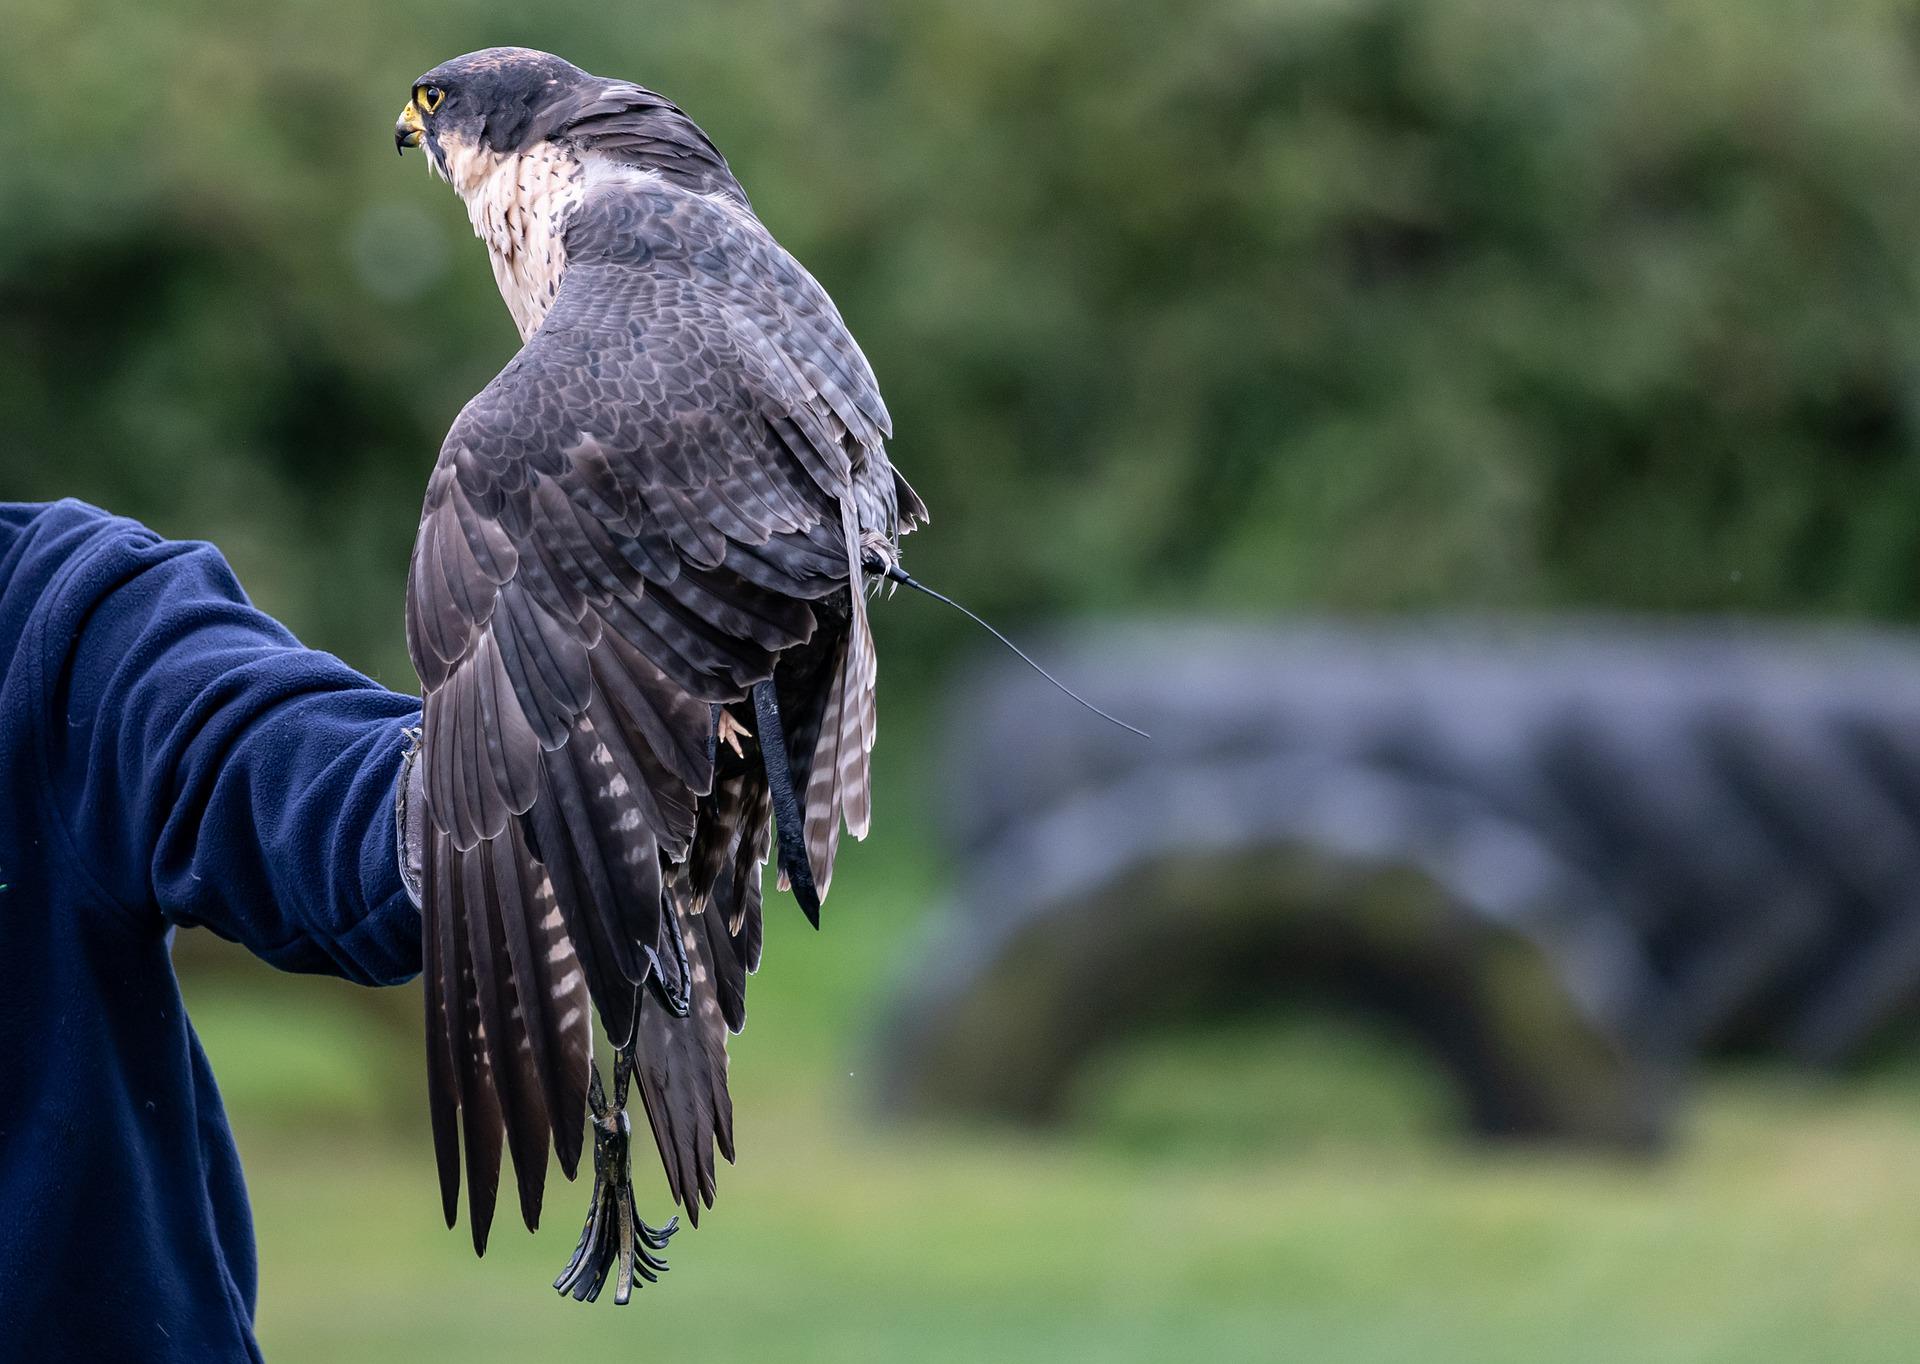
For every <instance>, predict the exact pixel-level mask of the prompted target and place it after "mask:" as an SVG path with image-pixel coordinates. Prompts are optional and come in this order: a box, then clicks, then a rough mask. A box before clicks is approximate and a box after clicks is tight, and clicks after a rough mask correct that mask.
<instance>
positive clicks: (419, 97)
mask: <svg viewBox="0 0 1920 1364" xmlns="http://www.w3.org/2000/svg"><path fill="white" fill-rule="evenodd" d="M446 97H447V92H446V91H445V90H442V89H441V88H440V87H439V86H437V85H423V86H421V87H420V88H419V89H418V90H416V91H414V92H413V102H414V103H415V104H418V105H419V106H420V108H421V111H422V112H424V113H429V114H430V113H432V112H433V111H434V110H435V109H438V108H439V107H440V101H441V100H443V99H445V98H446Z"/></svg>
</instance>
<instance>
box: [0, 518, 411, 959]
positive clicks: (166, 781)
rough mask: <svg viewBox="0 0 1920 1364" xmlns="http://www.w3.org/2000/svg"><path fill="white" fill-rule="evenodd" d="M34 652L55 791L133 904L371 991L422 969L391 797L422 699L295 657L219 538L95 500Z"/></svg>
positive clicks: (88, 856) (66, 536)
mask: <svg viewBox="0 0 1920 1364" xmlns="http://www.w3.org/2000/svg"><path fill="white" fill-rule="evenodd" d="M67 508H71V514H70V515H68V516H64V517H62V518H59V521H60V522H61V523H62V524H60V525H57V526H47V527H44V528H43V530H44V531H45V532H46V533H49V534H50V535H53V536H55V538H58V539H59V540H62V541H65V543H60V544H44V545H42V546H41V550H42V552H45V553H50V554H56V555H59V556H61V557H62V558H63V560H64V566H63V569H62V571H61V573H60V574H59V576H58V578H57V579H56V580H55V581H54V582H53V583H51V584H50V585H49V589H48V591H47V592H46V593H45V594H44V595H43V597H42V599H41V601H40V602H39V603H38V605H37V607H36V610H35V615H36V617H37V620H36V625H37V626H38V628H37V629H35V630H33V631H30V632H29V634H30V636H31V639H30V641H28V642H27V644H28V647H30V648H32V649H34V650H35V652H36V654H37V662H38V666H39V669H40V672H41V678H40V695H41V698H42V701H43V704H44V705H45V707H46V715H45V722H44V727H43V732H44V734H45V735H46V742H45V754H46V762H47V768H48V772H47V776H48V782H47V786H46V789H47V792H48V796H49V799H50V800H51V801H52V802H53V803H54V806H55V809H54V813H55V814H56V816H57V818H58V822H59V824H60V825H61V826H63V829H64V834H65V836H66V837H67V838H68V839H69V840H70V841H71V842H72V844H73V853H74V855H75V858H76V860H77V861H79V862H80V863H81V864H82V865H84V866H85V867H87V868H88V870H89V873H90V874H91V875H92V877H93V878H94V879H95V880H96V881H97V882H98V883H99V886H100V888H101V889H102V890H103V891H104V892H105V894H106V896H107V897H108V898H110V899H111V900H112V901H114V902H117V903H118V905H119V906H120V907H121V909H122V910H123V911H124V912H127V913H131V914H134V915H156V914H157V915H160V916H163V917H164V918H165V919H166V920H168V921H170V922H172V923H176V924H203V925H205V926H206V927H208V928H210V929H212V930H213V931H214V932H215V933H218V934H220V935H221V936H222V937H225V938H231V939H233V940H234V941H236V942H239V943H242V944H244V945H245V946H246V947H248V948H250V949H251V950H252V951H254V952H255V953H257V954H258V955H259V956H261V957H263V958H265V959H266V960H267V961H269V962H271V963H272V964H274V965H275V966H278V967H281V968H283V969H286V970H290V971H319V972H326V973H330V974H333V975H339V976H345V977H347V978H348V979H351V980H357V981H362V982H366V983H369V984H389V983H396V982H398V981H401V980H404V979H406V978H407V977H408V976H411V975H412V974H414V973H415V972H416V971H418V970H419V966H420V920H419V916H418V914H417V913H416V911H415V910H414V908H413V905H412V902H411V901H410V900H409V899H408V898H407V896H406V893H405V891H404V889H403V888H402V886H401V883H400V879H399V874H398V871H397V864H396V860H395V852H394V844H395V836H394V823H393V790H394V779H395V776H396V775H397V773H398V771H399V765H400V759H401V753H402V747H403V742H404V740H403V735H402V731H403V730H404V729H405V728H406V727H407V726H408V725H410V724H413V723H415V721H416V718H417V715H418V710H419V702H418V701H417V700H415V699H414V698H412V697H408V696H402V695H398V694H396V693H394V692H390V691H388V690H386V689H385V688H384V687H381V686H379V685H378V684H376V683H374V682H373V681H371V680H369V679H368V678H366V677H363V676H361V675H360V674H359V673H357V672H355V671H353V670H352V669H351V668H349V667H347V666H346V665H345V664H344V663H341V662H340V661H339V660H338V659H336V658H333V657H332V656H331V655H328V654H324V653H320V652H317V651H315V650H311V649H306V648H303V647H302V646H301V645H300V643H299V641H297V640H296V639H294V637H293V636H292V635H291V634H289V633H288V632H287V631H286V630H285V629H284V628H282V627H281V626H280V625H279V624H278V623H276V622H275V621H274V620H272V619H271V618H270V617H268V616H266V615H264V614H262V613H261V612H260V611H258V610H256V609H255V608H254V607H253V606H252V604H251V603H249V602H248V601H247V598H246V595H245V593H243V592H242V591H241V590H240V585H239V583H238V582H237V581H235V579H234V576H233V573H232V571H231V570H230V569H229V568H228V566H227V563H226V561H225V560H224V559H223V558H222V557H221V556H220V554H219V552H218V551H217V550H215V549H214V548H213V547H212V546H211V545H205V544H198V543H180V542H171V541H166V540H162V539H160V538H159V537H158V536H156V535H154V534H153V533H152V532H150V531H147V530H145V529H144V528H142V527H140V526H138V525H136V524H134V523H132V522H129V521H125V520H122V519H119V518H116V517H109V516H107V515H105V514H104V513H100V512H97V511H95V510H94V509H92V508H88V507H81V506H79V505H78V504H66V508H63V510H66V509H67Z"/></svg>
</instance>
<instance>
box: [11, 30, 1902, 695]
mask: <svg viewBox="0 0 1920 1364" xmlns="http://www.w3.org/2000/svg"><path fill="white" fill-rule="evenodd" d="M1914 19H1915V12H1914V8H1913V6H1912V5H1911V4H1894V3H1889V2H1888V0H1833V2H1832V3H1827V4H1820V5H1812V4H1806V3H1789V2H1788V0H1755V3H1750V4H1743V5H1727V4H1724V3H1720V2H1719V0H1638V3H1619V4H1613V5H1607V6H1591V5H1582V4H1575V3H1570V2H1568V0H1475V2H1474V3H1458V2H1456V0H1221V2H1220V3H1216V4H1212V5H1206V6H1192V5H1184V4H1172V3H1161V4H1151V3H1145V2H1144V0H1118V3H1095V0H1060V2H1059V3H1053V4H1046V5H1032V4H1027V3H1017V2H1016V0H968V2H967V3H957V2H956V0H934V2H933V3H928V4H916V5H899V6H892V7H882V6H879V5H876V4H867V3H853V2H852V0H801V2H800V3H775V0H730V2H723V3H714V4H707V5H701V6H666V5H632V6H615V7H610V6H606V5H603V4H598V3H591V4H590V3H584V0H567V2H565V3H557V4H549V5H543V6H540V7H538V8H537V9H532V8H528V7H523V6H508V5H504V4H501V3H498V0H435V3H431V4H422V5H411V6H390V5H375V4H371V3H369V2H368V0H345V3H333V2H331V0H330V2H329V3H325V4H322V3H318V0H308V2H307V3H293V4H280V5H271V6H262V5H255V4H252V3H242V0H186V2H185V3H174V4H168V5H164V6H160V5H150V4H146V3H144V2H143V0H100V2H99V3H93V4H88V5H69V4H65V3H52V2H50V0H13V3H12V4H11V5H10V6H9V17H8V24H7V27H8V30H9V42H8V43H7V44H6V46H5V52H4V55H0V134H3V135H4V136H3V138H0V142H3V143H4V145H5V146H6V147H7V148H8V155H7V156H6V157H5V158H4V160H0V355H4V364H0V496H5V497H25V498H40V497H52V496H56V495H61V494H65V493H77V494H79V495H82V496H85V497H88V498H91V499H93V500H95V501H98V502H101V503H104V504H106V505H108V506H110V507H112V508H114V509H117V510H122V511H125V512H128V513H130V514H133V515H136V516H141V517H145V518H147V519H149V520H151V521H153V522H154V523H156V524H157V525H158V526H159V527H161V528H162V529H163V530H165V531H167V532H169V533H172V534H178V535H200V536H206V537H208V538H212V539H215V540H217V541H218V542H219V543H220V544H221V545H222V546H223V547H224V548H225V549H227V551H228V552H229V553H230V554H231V556H232V557H233V558H234V559H235V560H236V562H237V563H238V565H239V567H240V570H241V574H242V578H243V580H244V581H245V582H246V583H247V584H248V585H249V587H250V588H251V589H252V590H253V591H254V592H255V594H256V596H257V597H258V598H260V599H261V600H262V602H263V603H264V604H265V605H267V606H268V607H269V608H270V609H272V610H275V611H277V612H279V613H281V614H283V615H284V616H285V617H287V618H288V619H289V621H290V622H291V623H292V624H294V625H295V626H296V628H298V629H299V630H300V631H301V632H302V633H303V634H304V635H305V636H306V637H307V638H309V639H310V640H311V641H312V642H315V643H318V644H322V645H326V646H329V647H332V648H334V649H336V650H338V651H340V652H342V653H344V654H346V655H347V656H348V657H349V658H351V659H353V660H354V661H355V662H357V663H359V664H361V665H362V666H364V667H367V668H370V669H372V670H374V671H375V672H376V674H377V675H379V676H381V677H382V678H383V679H385V680H387V681H389V682H392V683H394V684H395V685H400V686H406V685H409V684H410V682H411V677H410V674H409V673H408V671H407V669H406V666H405V661H404V654H403V652H402V649H401V644H400V626H399V621H400V611H399V599H400V590H401V582H402V571H403V566H404V562H405V558H406V554H407V550H408V546H409V543H410V537H411V534H412V528H413V524H414V520H415V516H416V511H417V507H418V498H419V493H420V489H421V486H422V484H423V481H424V473H425V470H426V468H427V466H428V464H429V462H430V461H431V459H432V458H433V455H434V453H435V451H436V450H437V448H438V443H439V440H440V437H441V435H442V434H443V433H444V431H445V429H446V427H447V425H448V424H449V422H450V420H451V418H452V416H453V414H454V413H455V412H456V411H457V410H458V408H459V405H460V404H461V403H462V402H463V401H464V400H465V398H466V397H467V396H469V395H470V394H471V393H473V392H474V391H475V390H476V389H477V388H479V387H480V386H481V384H483V383H484V382H485V381H486V379H487V378H488V377H489V376H490V375H491V374H492V372H493V371H494V370H495V369H496V368H497V367H498V366H499V365H500V364H501V363H503V362H504V361H505V359H506V358H507V357H508V356H509V355H510V354H511V353H512V351H513V349H514V344H515V340H514V336H513V332H512V329H511V326H510V324H509V322H508V320H507V317H506V313H505V310H504V309H503V308H502V306H501V305H500V303H499V301H498V299H497V297H496V296H495V293H494V290H493V285H492V282H491V278H490V275H489V272H488V269H487V266H486V262H485V259H484V255H483V252H482V250H481V248H480V246H479V245H478V243H476V242H474V241H473V240H472V239H471V238H470V236H469V235H468V229H467V226H466V222H465V219H464V216H463V214H462V212H461V210H460V208H459V206H458V204H457V203H456V202H455V201H454V199H453V197H452V195H451V194H449V193H448V192H447V191H446V189H445V188H444V187H443V186H440V185H437V184H431V183H429V182H428V181H427V180H426V179H425V177H424V175H423V172H422V168H421V162H420V161H419V160H418V159H417V158H416V159H414V160H411V161H408V162H404V163H403V162H399V161H396V160H395V158H394V157H393V154H392V151H391V150H390V148H391V141H390V136H389V128H390V124H391V118H392V115H393V113H394V112H395V111H396V110H397V109H398V107H399V105H400V103H401V101H402V100H403V99H404V97H405V93H406V91H407V88H408V85H409V82H410V81H411V79H412V77H413V76H414V75H416V74H417V73H418V72H419V71H421V70H423V69H424V68H426V67H427V66H429V65H431V64H433V63H434V62H435V61H437V60H439V59H440V58H443V57H445V56H448V55H450V54H452V53H454V52H457V51H460V50H463V49H467V48H472V47H476V46H483V45H487V44H492V43H500V42H522V43H527V44H533V45H539V46H544V47H549V48H552V49H555V50H558V51H560V52H562V53H563V54H566V55H569V56H571V57H573V58H574V59H576V60H578V61H580V62H581V63H582V64H584V65H586V66H588V67H590V68H592V69H595V70H599V71H603V72H608V73H617V74H621V75H627V76H632V77H636V78H639V79H642V80H644V81H646V82H648V83H650V84H652V85H654V86H656V87H657V88H660V89H662V90H664V91H666V92H667V93H669V94H670V95H672V96H674V97H675V98H677V99H679V100H680V101H681V102H682V103H683V104H684V105H685V106H686V107H687V108H688V109H689V110H690V111H691V112H692V113H693V114H694V116H695V117H696V118H697V119H699V120H700V121H702V122H703V123H704V124H705V125H706V126H707V127H708V129H709V130H710V131H711V132H712V133H713V134H714V136H715V137H716V139H717V140H718V141H719V142H720V144H721V146H722V147H723V148H725V149H726V150H727V151H728V152H729V154H730V155H731V156H732V158H733V160H734V162H735V164H736V167H737V169H738V170H739V172H740V174H741V176H742V178H743V179H744V181H745V183H746V184H747V186H748V189H749V190H750V192H751V193H752V194H753V195H754V198H755V202H756V205H757V207H758V208H759V209H760V211H761V213H762V215H763V216H764V217H765V218H766V219H767V221H768V222H769V224H770V225H771V226H772V227H773V229H774V230H775V232H776V233H777V234H778V235H780V236H781V237H782V238H783V239H784V240H785V241H786V242H787V243H788V244H789V245H790V246H791V247H793V248H794V250H795V251H796V252H797V254H799V255H800V257H801V258H802V259H803V260H805V261H806V262H807V263H808V264H809V265H810V266H811V267H812V268H813V269H814V270H815V272H816V273H817V274H818V275H819V276H820V277H821V278H822V280H823V281H824V282H825V283H826V284H827V286H828V287H829V289H830V290H831V291H832V292H833V293H834V295H835V297H836V298H837V299H838V300H839V302H840V303H841V305H842V308H843V310H844V312H845V313H846V314H847V316H848V318H849V320H850V322H851V323H852V325H853V327H854V330H855V332H856V333H857V334H858V336H859V337H860V338H861V340H862V342H863V343H864V345H865V346H866V348H867V350H868V351H869V353H870V354H871V356H872V358H873V361H874V363H875V366H876V368H877V369H878V371H879V373H880V376H881V379H882V384H883V387H884V389H885V391H886V393H887V396H888V399H889V401H890V403H891V405H892V407H893V410H894V415H895V418H896V425H897V429H898V433H899V435H898V439H897V442H896V446H895V451H896V457H897V459H898V460H899V462H900V463H901V464H902V466H903V467H904V468H905V469H907V470H908V471H909V473H910V475H911V476H912V477H913V478H914V480H915V481H916V483H917V485H918V486H919V487H920V489H921V491H922V492H923V493H924V494H925V496H926V498H927V500H928V502H929V503H930V504H931V505H932V507H933V508H934V512H935V520H934V524H933V526H932V528H931V529H930V530H929V531H928V532H927V533H926V534H925V535H923V536H922V537H920V539H919V541H918V542H917V543H915V545H914V546H913V557H914V559H915V561H916V565H917V566H918V567H919V568H920V569H921V570H922V571H923V572H924V573H925V575H926V576H927V577H928V578H929V579H930V580H932V581H935V582H939V583H944V584H945V585H948V586H950V587H951V588H953V589H955V590H957V591H961V592H964V593H966V594H969V595H971V596H972V597H973V598H975V599H976V600H977V602H978V604H980V605H981V606H982V607H984V608H991V609H995V610H999V611H1001V612H1002V613H1003V614H1017V613H1019V612H1022V611H1029V612H1038V611H1047V612H1054V611H1061V610H1066V609H1097V610H1116V609H1120V608H1122V607H1127V608H1131V607H1135V606H1139V605H1142V604H1145V605H1146V606H1148V607H1151V608H1157V609H1164V610H1169V611H1174V610H1187V609H1190V608H1194V607H1217V608H1278V607H1299V606H1315V607H1331V608H1342V609H1373V608H1402V607H1424V606H1434V605H1453V606H1461V605H1464V606H1524V607H1534V606H1546V607H1552V606H1564V605H1571V604H1598V605H1607V606H1626V607H1650V608H1687V609H1694V608H1705V609H1728V608H1731V609H1747V608H1753V609H1767V610H1791V611H1805V612H1838V613H1849V614H1870V615H1876V616H1893V617H1903V616H1905V617H1910V616H1912V615H1913V614H1915V608H1916V604H1920V602H1917V599H1916V594H1915V590H1914V588H1915V578H1914V573H1913V568H1912V565H1913V564H1914V563H1915V562H1916V560H1917V559H1920V518H1916V517H1914V516H1913V515H1912V514H1911V508H1912V506H1913V505H1914V502H1915V498H1916V495H1917V494H1920V465H1917V464H1916V460H1915V457H1914V456H1915V448H1916V431H1915V427H1916V411H1915V405H1914V400H1913V397H1912V391H1913V382H1912V381H1913V376H1914V371H1915V364H1916V352H1917V350H1920V346H1917V344H1916V343H1917V339H1920V338H1917V336H1916V320H1917V319H1920V310H1917V309H1916V300H1915V265H1916V261H1917V260H1920V256H1917V255H1916V245H1915V244H1916V243H1920V174H1916V167H1920V63H1917V62H1916V52H1917V51H1920V39H1917V37H1916V35H1917V34H1920V28H1917V27H1916V25H1915V22H1914ZM892 615H893V619H891V620H890V621H889V622H888V623H887V625H886V626H885V629H886V630H887V632H888V633H889V635H890V637H891V641H892V642H893V643H895V644H896V646H900V647H895V648H894V649H892V650H891V653H890V658H891V659H892V660H893V666H894V667H895V669H896V672H895V676H896V679H897V680H898V681H900V682H904V683H905V684H906V686H905V689H906V690H908V691H911V690H912V689H913V683H914V679H915V678H916V677H925V676H928V675H930V673H931V671H932V664H931V663H930V662H929V661H928V660H929V659H934V660H937V659H938V658H939V657H941V656H942V654H943V647H944V645H945V644H946V642H947V641H948V640H949V639H951V638H953V637H954V633H953V632H954V630H955V627H954V626H953V624H952V623H951V622H950V621H948V620H946V619H943V618H941V617H938V616H936V615H934V614H933V613H932V612H931V611H929V610H927V609H924V608H922V607H920V606H918V605H916V606H915V607H913V608H911V609H902V610H897V611H895V612H893V613H892Z"/></svg>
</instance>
